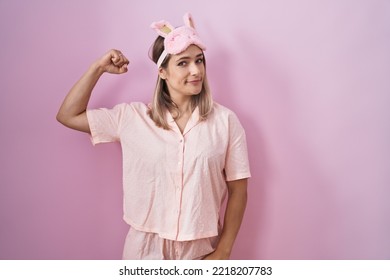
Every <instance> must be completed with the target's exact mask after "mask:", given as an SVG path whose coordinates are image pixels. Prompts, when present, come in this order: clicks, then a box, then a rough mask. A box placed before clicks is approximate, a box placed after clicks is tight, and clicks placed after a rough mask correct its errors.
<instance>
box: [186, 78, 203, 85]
mask: <svg viewBox="0 0 390 280" xmlns="http://www.w3.org/2000/svg"><path fill="white" fill-rule="evenodd" d="M201 81H202V80H201V79H198V80H191V81H187V83H191V84H197V83H200V82H201Z"/></svg>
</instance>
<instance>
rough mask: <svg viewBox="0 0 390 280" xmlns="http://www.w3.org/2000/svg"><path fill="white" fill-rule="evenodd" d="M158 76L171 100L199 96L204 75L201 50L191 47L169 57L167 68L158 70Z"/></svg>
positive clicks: (194, 46)
mask: <svg viewBox="0 0 390 280" xmlns="http://www.w3.org/2000/svg"><path fill="white" fill-rule="evenodd" d="M159 75H160V77H161V78H162V79H164V80H165V81H166V83H167V86H168V90H169V94H170V96H171V98H172V100H175V99H176V98H183V97H190V96H192V95H197V94H199V93H200V92H201V90H202V85H203V80H204V75H205V66H204V55H203V52H202V50H201V49H200V48H199V47H198V46H196V45H191V46H189V47H188V48H187V49H186V50H185V51H184V52H182V53H180V54H176V55H171V58H170V60H169V62H168V65H167V68H166V69H164V68H160V70H159Z"/></svg>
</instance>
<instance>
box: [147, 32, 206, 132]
mask: <svg viewBox="0 0 390 280" xmlns="http://www.w3.org/2000/svg"><path fill="white" fill-rule="evenodd" d="M163 51H164V38H163V37H161V36H159V37H157V39H156V40H155V41H154V44H153V46H152V48H151V53H150V54H149V56H150V58H151V59H152V60H153V61H154V62H155V63H157V61H158V59H159V57H160V55H161V53H162V52H163ZM170 58H171V55H169V54H168V55H167V57H166V58H165V59H164V61H163V62H162V64H161V67H162V68H164V69H166V68H167V66H168V62H169V60H170ZM203 63H204V66H205V68H206V61H205V60H204V61H203ZM196 107H199V121H204V120H206V119H207V116H208V115H209V114H210V112H211V110H212V107H213V100H212V97H211V93H210V88H209V85H208V81H207V76H206V75H205V77H204V79H203V85H202V90H201V91H200V93H199V94H197V95H193V96H192V99H191V110H192V111H193V110H194V109H195V108H196ZM167 111H170V112H172V111H175V112H177V115H176V116H175V117H176V118H177V117H179V116H180V112H179V108H178V107H177V105H176V104H175V103H174V102H173V101H172V99H171V96H170V94H169V90H168V87H167V84H166V82H165V80H164V79H162V78H160V76H158V77H157V83H156V88H155V90H154V94H153V99H152V104H151V107H150V108H149V111H148V114H149V116H150V118H151V119H152V120H153V121H154V123H155V124H156V125H157V126H158V127H161V128H163V129H166V130H170V129H171V126H170V125H169V123H168V121H167V118H166V112H167Z"/></svg>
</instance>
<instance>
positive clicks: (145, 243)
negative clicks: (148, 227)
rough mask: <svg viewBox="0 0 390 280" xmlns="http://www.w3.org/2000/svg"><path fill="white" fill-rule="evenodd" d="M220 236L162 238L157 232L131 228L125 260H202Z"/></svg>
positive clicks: (211, 250)
mask: <svg viewBox="0 0 390 280" xmlns="http://www.w3.org/2000/svg"><path fill="white" fill-rule="evenodd" d="M218 239H219V236H213V237H209V238H202V239H196V240H190V241H175V240H169V239H164V238H161V237H160V236H159V235H158V234H157V233H152V232H143V231H138V230H135V229H133V228H130V230H129V233H128V234H127V236H126V241H125V246H124V249H123V259H124V260H201V259H203V258H204V257H205V256H207V255H208V254H210V253H212V252H213V251H214V250H215V249H216V246H217V242H218Z"/></svg>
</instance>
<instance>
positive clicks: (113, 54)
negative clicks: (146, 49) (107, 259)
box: [57, 50, 129, 133]
mask: <svg viewBox="0 0 390 280" xmlns="http://www.w3.org/2000/svg"><path fill="white" fill-rule="evenodd" d="M128 64H129V61H128V60H127V58H126V57H125V56H123V55H122V53H121V52H120V51H118V50H110V51H109V52H107V53H106V54H105V55H104V56H102V57H101V58H100V59H98V60H97V61H96V62H94V63H93V64H92V65H91V66H90V67H89V69H88V70H87V71H86V72H85V73H84V74H83V76H82V77H81V78H80V80H78V81H77V82H76V84H75V85H74V86H73V87H72V88H71V90H70V91H69V93H68V94H67V95H66V97H65V99H64V101H63V103H62V105H61V107H60V109H59V111H58V113H57V120H58V121H59V122H60V123H62V124H63V125H65V126H67V127H69V128H72V129H75V130H79V131H83V132H87V133H90V128H89V125H88V120H87V114H86V110H87V105H88V102H89V99H90V97H91V94H92V91H93V89H94V87H95V85H96V83H97V82H98V80H99V78H100V77H101V76H102V75H103V74H104V73H111V74H123V73H126V72H127V65H128Z"/></svg>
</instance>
